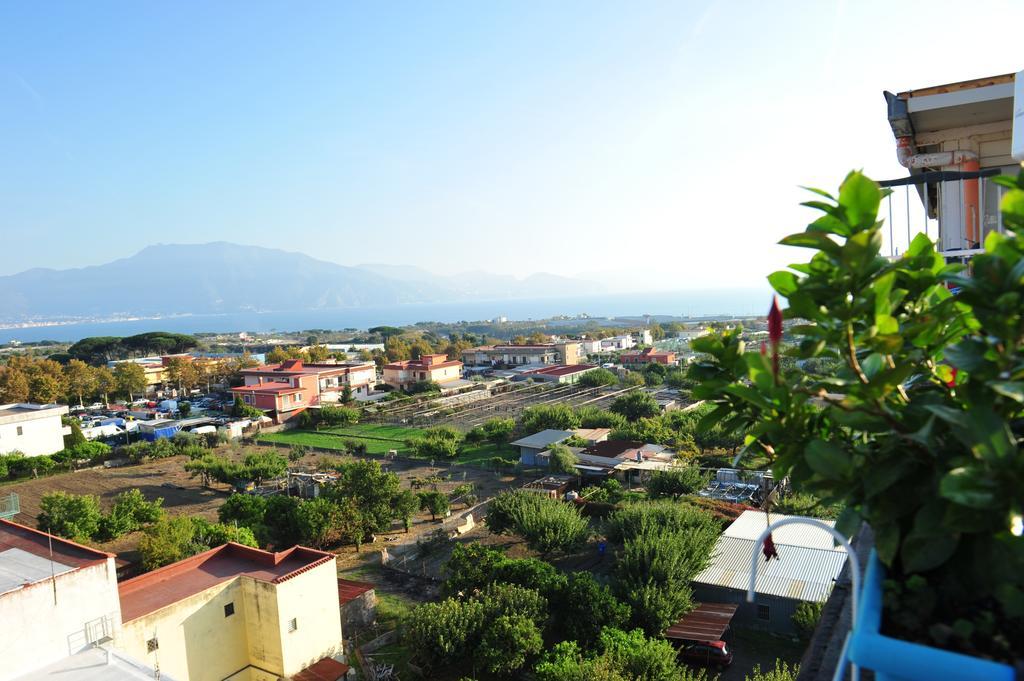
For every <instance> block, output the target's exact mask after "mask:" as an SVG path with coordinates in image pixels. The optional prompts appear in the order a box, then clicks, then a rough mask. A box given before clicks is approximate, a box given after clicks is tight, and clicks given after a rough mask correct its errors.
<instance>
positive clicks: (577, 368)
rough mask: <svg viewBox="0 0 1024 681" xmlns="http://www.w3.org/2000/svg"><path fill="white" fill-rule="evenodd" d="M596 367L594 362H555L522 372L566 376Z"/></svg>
mask: <svg viewBox="0 0 1024 681" xmlns="http://www.w3.org/2000/svg"><path fill="white" fill-rule="evenodd" d="M596 368H597V365H596V364H555V365H553V366H549V367H543V368H540V369H532V370H530V371H524V372H523V373H524V374H526V375H529V374H543V375H545V376H567V375H569V374H575V373H578V372H581V371H590V370H591V369H596Z"/></svg>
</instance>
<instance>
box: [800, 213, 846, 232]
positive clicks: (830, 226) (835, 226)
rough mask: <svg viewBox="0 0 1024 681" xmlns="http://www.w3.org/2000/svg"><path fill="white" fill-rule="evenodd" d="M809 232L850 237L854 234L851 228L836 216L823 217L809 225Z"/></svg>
mask: <svg viewBox="0 0 1024 681" xmlns="http://www.w3.org/2000/svg"><path fill="white" fill-rule="evenodd" d="M807 231H809V232H824V233H825V234H836V235H838V236H850V234H852V232H851V230H850V226H849V225H848V224H846V223H845V222H843V221H842V220H840V219H839V218H837V217H835V216H834V215H822V216H821V217H820V218H818V219H817V220H815V221H814V222H812V223H811V224H809V225H807Z"/></svg>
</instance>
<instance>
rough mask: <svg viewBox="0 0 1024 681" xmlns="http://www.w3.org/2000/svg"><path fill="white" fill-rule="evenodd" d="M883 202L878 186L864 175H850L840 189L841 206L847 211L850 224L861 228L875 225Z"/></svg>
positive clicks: (856, 173)
mask: <svg viewBox="0 0 1024 681" xmlns="http://www.w3.org/2000/svg"><path fill="white" fill-rule="evenodd" d="M881 202H882V192H881V190H880V189H879V187H878V185H877V184H875V182H874V181H872V180H870V179H868V178H867V176H865V175H864V174H862V173H859V172H856V171H855V172H852V173H850V174H849V175H847V176H846V179H845V180H844V181H843V184H842V186H840V187H839V205H840V206H842V207H843V208H845V209H846V216H847V218H849V220H850V222H851V223H853V224H854V225H857V226H859V227H870V226H871V225H873V224H874V222H875V218H876V217H877V216H878V206H879V204H880V203H881Z"/></svg>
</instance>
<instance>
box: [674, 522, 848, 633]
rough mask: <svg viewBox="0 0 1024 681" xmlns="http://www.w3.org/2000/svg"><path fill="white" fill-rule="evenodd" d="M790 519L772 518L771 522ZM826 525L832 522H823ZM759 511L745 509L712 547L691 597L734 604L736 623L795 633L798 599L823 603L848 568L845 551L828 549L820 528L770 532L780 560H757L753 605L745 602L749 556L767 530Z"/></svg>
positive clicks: (828, 540)
mask: <svg viewBox="0 0 1024 681" xmlns="http://www.w3.org/2000/svg"><path fill="white" fill-rule="evenodd" d="M788 517H792V516H784V515H780V514H772V520H773V521H775V520H780V519H782V518H788ZM825 522H830V521H825ZM766 525H767V519H766V518H765V514H764V512H763V511H744V512H743V514H742V515H741V516H740V517H739V518H737V519H736V520H735V521H733V523H732V524H731V525H730V526H729V527H728V528H726V530H725V532H724V533H723V534H722V536H720V537H719V538H718V542H717V543H716V544H715V549H714V553H713V556H714V557H713V558H712V559H711V563H710V564H709V565H708V567H706V568H705V569H704V570H703V571H702V572H701V573H700V574H699V575H697V576H696V577H695V578H694V580H693V595H694V597H695V598H696V599H699V600H701V601H715V602H720V603H734V604H736V605H737V606H738V607H737V610H736V614H735V620H736V622H737V623H738V624H740V623H741V624H743V625H744V626H749V627H753V628H760V629H767V630H770V631H773V632H776V633H780V634H791V633H795V631H796V628H795V627H794V625H793V621H792V617H793V613H795V612H796V607H797V605H799V604H800V602H801V601H806V602H812V603H813V602H818V601H824V600H825V599H826V598H828V596H829V594H830V593H831V592H832V587H833V586H834V584H835V580H836V578H837V577H838V576H839V573H840V572H841V571H842V569H843V566H844V565H845V564H846V550H845V549H843V548H842V547H838V548H837V547H833V546H832V537H831V535H829V534H826V533H825V532H823V531H821V530H815V529H812V528H809V527H806V526H800V525H794V526H786V527H783V528H780V529H779V530H778V531H776V532H775V533H773V536H772V538H773V540H774V542H775V549H776V551H777V552H778V555H779V557H778V559H772V560H770V561H768V562H765V561H764V559H763V558H761V557H758V560H759V561H760V562H759V564H758V569H757V580H756V581H755V583H754V602H753V603H747V601H746V596H747V586H748V585H749V583H750V556H751V554H752V553H754V552H756V551H759V550H760V547H759V546H758V545H757V537H758V536H759V535H760V533H761V532H762V531H763V530H764V529H765V527H766Z"/></svg>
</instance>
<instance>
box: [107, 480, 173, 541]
mask: <svg viewBox="0 0 1024 681" xmlns="http://www.w3.org/2000/svg"><path fill="white" fill-rule="evenodd" d="M163 503H164V500H163V499H161V498H159V497H158V498H157V499H155V500H153V501H146V497H144V496H142V492H141V491H139V490H137V489H130V490H128V491H126V492H122V493H121V494H118V495H117V497H116V498H115V499H114V506H113V508H111V510H110V513H109V514H108V515H106V516H105V517H104V518H103V519H102V520H101V521H100V528H99V536H100V537H101V538H102V539H103V540H104V541H109V540H111V539H117V538H118V537H120V536H121V535H123V534H128V533H129V532H135V531H136V530H139V529H141V528H142V527H144V526H145V525H150V524H152V523H155V522H158V521H159V520H160V519H161V518H162V517H163V514H164V511H163V508H161V506H162V505H163Z"/></svg>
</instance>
